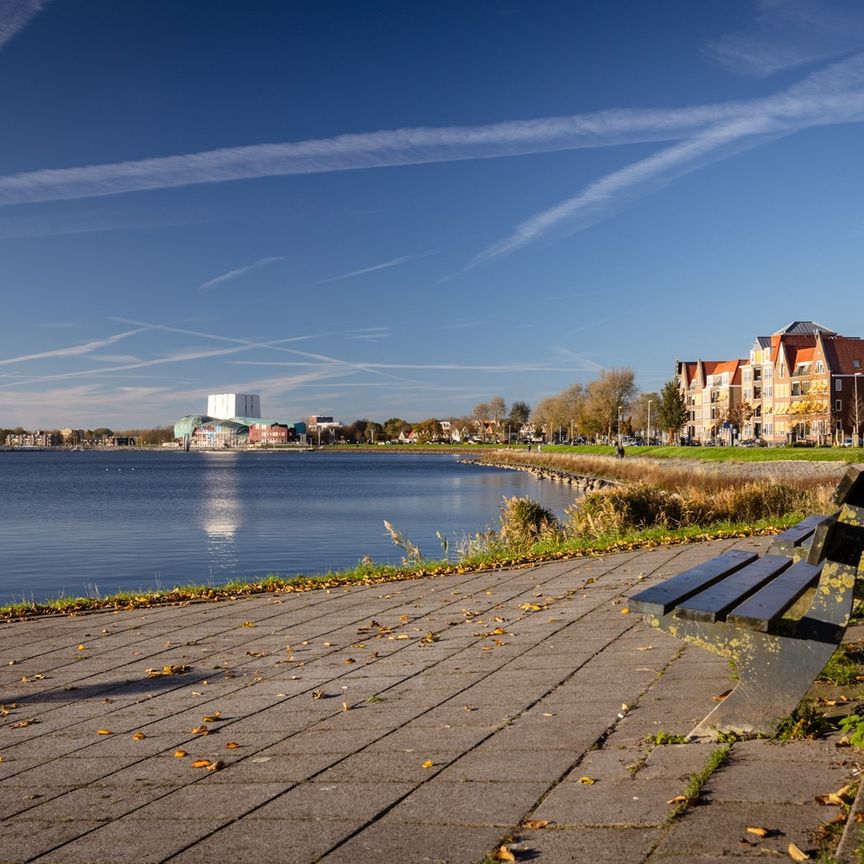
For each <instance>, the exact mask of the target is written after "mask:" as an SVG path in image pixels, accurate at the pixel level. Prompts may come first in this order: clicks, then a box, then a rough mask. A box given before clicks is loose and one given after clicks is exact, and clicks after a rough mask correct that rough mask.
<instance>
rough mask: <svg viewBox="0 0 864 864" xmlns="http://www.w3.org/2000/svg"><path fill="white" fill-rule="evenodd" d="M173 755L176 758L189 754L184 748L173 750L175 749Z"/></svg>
mask: <svg viewBox="0 0 864 864" xmlns="http://www.w3.org/2000/svg"><path fill="white" fill-rule="evenodd" d="M174 755H175V756H176V757H177V758H178V759H182V758H183V757H184V756H188V755H189V754H188V753H187V752H186V751H185V750H175V751H174Z"/></svg>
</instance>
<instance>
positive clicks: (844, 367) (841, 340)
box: [825, 336, 864, 375]
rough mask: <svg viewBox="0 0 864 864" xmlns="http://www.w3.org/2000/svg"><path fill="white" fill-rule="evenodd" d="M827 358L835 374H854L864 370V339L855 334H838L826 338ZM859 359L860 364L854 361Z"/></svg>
mask: <svg viewBox="0 0 864 864" xmlns="http://www.w3.org/2000/svg"><path fill="white" fill-rule="evenodd" d="M825 359H826V360H827V361H828V367H829V368H830V369H831V372H832V373H833V374H835V375H854V374H855V373H856V372H864V339H859V338H857V337H853V336H838V337H837V338H836V339H831V340H826V342H825ZM855 360H857V361H858V364H859V365H858V366H855V364H854V362H853V361H855Z"/></svg>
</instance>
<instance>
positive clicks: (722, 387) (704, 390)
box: [677, 360, 747, 444]
mask: <svg viewBox="0 0 864 864" xmlns="http://www.w3.org/2000/svg"><path fill="white" fill-rule="evenodd" d="M746 363H747V361H746V360H693V361H681V360H679V361H678V364H677V377H678V382H679V386H680V387H681V392H682V395H683V396H684V401H685V402H686V404H687V411H688V418H687V423H686V424H685V426H684V428H683V429H682V433H681V434H682V437H683V438H685V439H686V440H690V441H699V442H700V443H704V442H706V441H713V440H715V439H718V438H719V439H720V440H722V441H724V442H725V443H727V444H731V443H732V435H733V433H734V431H735V426H736V425H737V424H736V419H737V417H738V412H739V410H740V405H741V380H742V376H741V371H742V368H743V367H744V365H745V364H746Z"/></svg>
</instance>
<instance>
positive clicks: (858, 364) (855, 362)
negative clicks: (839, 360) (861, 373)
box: [852, 360, 861, 369]
mask: <svg viewBox="0 0 864 864" xmlns="http://www.w3.org/2000/svg"><path fill="white" fill-rule="evenodd" d="M852 368H853V369H860V368H861V361H860V360H853V361H852Z"/></svg>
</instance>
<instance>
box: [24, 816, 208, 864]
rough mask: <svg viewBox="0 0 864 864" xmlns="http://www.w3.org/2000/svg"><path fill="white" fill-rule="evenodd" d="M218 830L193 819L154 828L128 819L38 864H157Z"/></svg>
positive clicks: (133, 818) (72, 843) (54, 853)
mask: <svg viewBox="0 0 864 864" xmlns="http://www.w3.org/2000/svg"><path fill="white" fill-rule="evenodd" d="M218 827H220V823H219V822H216V821H213V822H204V821H191V820H184V821H176V822H175V821H166V822H160V823H159V824H158V825H154V823H152V822H150V821H148V820H143V819H139V818H137V817H135V816H129V817H127V818H125V819H118V820H116V821H115V822H110V823H108V824H107V825H104V826H102V827H99V828H96V830H95V831H91V832H90V833H89V834H85V835H84V836H81V837H79V838H78V839H75V840H72V841H71V842H70V843H66V844H65V845H63V846H61V847H59V848H57V849H55V850H54V851H53V852H49V853H47V854H45V855H43V856H42V857H40V858H38V859H36V860H37V861H38V862H39V864H103V862H112V864H157V862H160V861H164V860H165V859H166V858H168V857H169V856H171V855H172V854H174V853H175V852H179V851H180V850H181V849H184V848H185V847H186V846H189V845H190V844H192V843H195V842H196V841H197V840H198V839H199V838H203V837H206V836H208V835H209V834H211V833H212V832H213V831H215V830H216V829H217V828H218Z"/></svg>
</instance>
